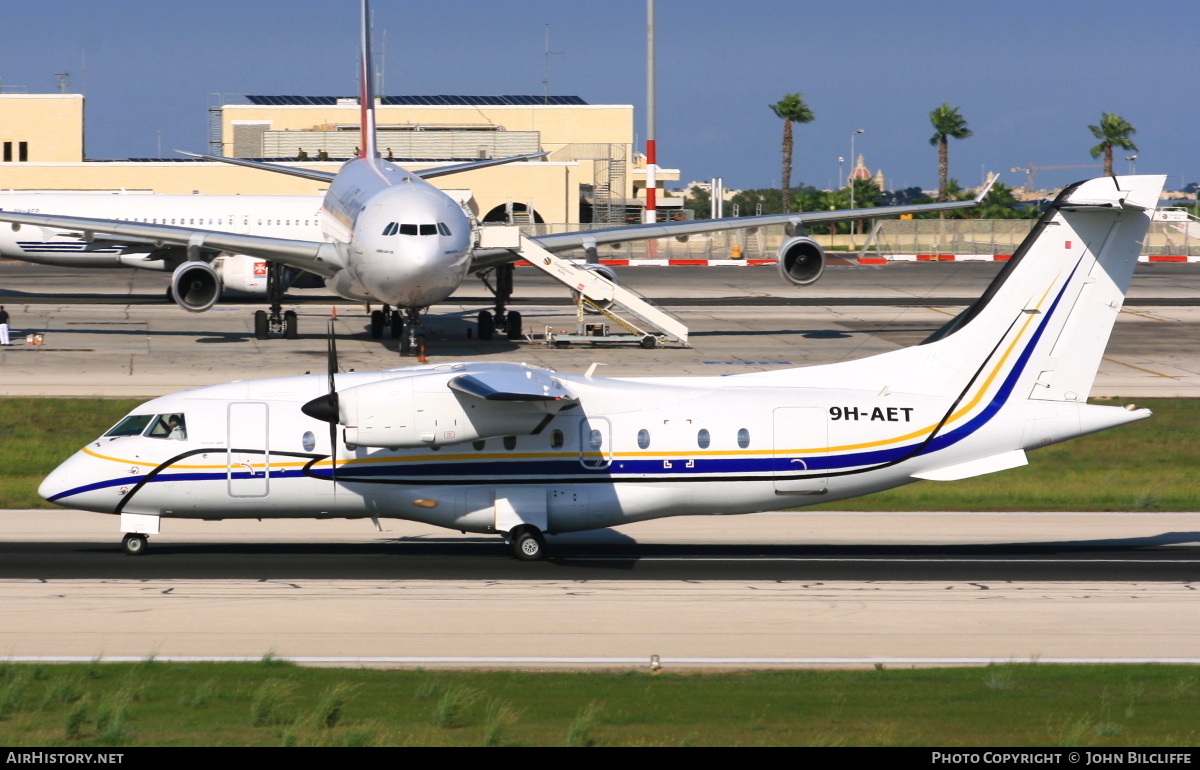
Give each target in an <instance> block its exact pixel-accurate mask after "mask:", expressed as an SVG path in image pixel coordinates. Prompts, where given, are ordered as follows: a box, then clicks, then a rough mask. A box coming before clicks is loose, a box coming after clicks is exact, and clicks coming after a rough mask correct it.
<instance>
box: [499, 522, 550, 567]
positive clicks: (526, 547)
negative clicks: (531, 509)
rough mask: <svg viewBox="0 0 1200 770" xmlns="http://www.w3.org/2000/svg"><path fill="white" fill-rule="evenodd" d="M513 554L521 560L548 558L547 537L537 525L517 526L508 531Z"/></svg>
mask: <svg viewBox="0 0 1200 770" xmlns="http://www.w3.org/2000/svg"><path fill="white" fill-rule="evenodd" d="M508 540H509V542H510V543H511V544H512V549H513V556H515V557H517V559H518V560H519V561H541V560H543V559H545V558H546V538H545V536H543V535H542V531H541V530H540V529H538V528H537V527H531V526H529V525H525V526H521V527H516V528H515V529H513V530H512V531H511V532H509V533H508Z"/></svg>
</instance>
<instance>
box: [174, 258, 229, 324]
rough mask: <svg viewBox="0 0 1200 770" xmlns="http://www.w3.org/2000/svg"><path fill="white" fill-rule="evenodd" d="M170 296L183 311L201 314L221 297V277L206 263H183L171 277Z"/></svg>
mask: <svg viewBox="0 0 1200 770" xmlns="http://www.w3.org/2000/svg"><path fill="white" fill-rule="evenodd" d="M171 296H172V297H173V298H174V299H175V304H176V305H179V306H180V307H181V308H183V309H184V310H187V311H188V312H191V313H200V312H203V311H205V310H208V309H209V308H210V307H212V306H213V305H215V304H216V303H217V298H218V297H220V296H221V277H220V276H219V275H217V271H216V270H213V269H212V267H211V266H209V264H208V263H207V262H184V263H183V264H182V265H180V266H179V267H177V268H175V272H174V273H173V274H172V275H171Z"/></svg>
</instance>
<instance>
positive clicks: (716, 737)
mask: <svg viewBox="0 0 1200 770" xmlns="http://www.w3.org/2000/svg"><path fill="white" fill-rule="evenodd" d="M448 701H453V702H454V706H453V712H454V713H453V718H452V719H447V713H446V712H447V702H448ZM1198 705H1200V673H1198V671H1197V669H1196V667H1193V666H1176V665H1106V666H1091V665H1080V666H1062V665H1058V666H1049V665H1040V664H1037V663H1008V664H1003V665H993V666H987V667H982V668H943V669H885V668H880V667H877V668H876V669H874V670H857V671H790V670H789V671H765V672H738V673H693V674H683V673H670V672H665V673H661V674H658V675H653V674H651V673H650V672H649V671H644V672H643V671H636V672H635V671H627V672H590V673H556V672H530V671H506V672H478V671H466V672H457V671H427V670H409V671H373V670H366V669H328V668H301V667H297V666H292V665H289V664H287V663H285V662H283V661H280V660H279V659H278V658H275V657H272V656H266V657H264V659H263V662H261V663H242V664H224V663H212V664H201V663H196V664H166V663H158V662H154V661H153V660H148V661H146V662H143V663H130V664H99V663H90V664H66V665H34V664H12V663H9V664H0V744H3V745H6V746H10V747H13V746H23V747H34V746H37V747H83V746H88V747H97V746H567V745H575V746H681V745H682V746H945V747H954V746H994V747H1000V746H1045V747H1053V746H1094V747H1138V746H1149V747H1169V746H1184V747H1191V746H1195V745H1196V742H1197V739H1198V738H1200V732H1198V728H1197V723H1196V713H1197V706H1198Z"/></svg>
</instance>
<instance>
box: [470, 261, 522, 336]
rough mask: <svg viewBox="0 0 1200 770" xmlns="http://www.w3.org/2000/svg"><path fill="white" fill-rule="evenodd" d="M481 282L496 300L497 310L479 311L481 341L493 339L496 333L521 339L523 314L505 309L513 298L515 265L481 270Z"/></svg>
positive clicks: (478, 324)
mask: <svg viewBox="0 0 1200 770" xmlns="http://www.w3.org/2000/svg"><path fill="white" fill-rule="evenodd" d="M493 273H494V274H495V278H496V282H495V284H494V285H493V283H492V281H491V280H490V279H491V276H492V274H493ZM479 280H481V281H483V285H484V286H486V287H487V289H488V291H490V292H491V293H492V296H494V297H495V298H496V307H495V310H493V311H487V310H480V311H479V319H478V322H477V324H476V334H477V336H478V337H479V339H481V340H483V341H485V342H486V341H488V340H490V339H492V338H493V337H494V336H495V335H496V332H500V333H501V334H503V335H504V336H505V337H506V338H508V339H510V340H519V339H521V314H520V313H518V312H517V311H515V310H507V309H506V308H505V304H506V303H507V302H508V300H509V298H510V297H512V289H513V265H511V264H507V265H498V266H496V267H494V268H490V269H488V270H481V271H479Z"/></svg>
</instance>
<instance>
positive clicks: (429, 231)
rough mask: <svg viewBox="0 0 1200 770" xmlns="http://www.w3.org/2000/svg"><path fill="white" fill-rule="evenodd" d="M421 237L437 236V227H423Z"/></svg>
mask: <svg viewBox="0 0 1200 770" xmlns="http://www.w3.org/2000/svg"><path fill="white" fill-rule="evenodd" d="M421 235H437V225H421Z"/></svg>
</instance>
